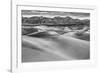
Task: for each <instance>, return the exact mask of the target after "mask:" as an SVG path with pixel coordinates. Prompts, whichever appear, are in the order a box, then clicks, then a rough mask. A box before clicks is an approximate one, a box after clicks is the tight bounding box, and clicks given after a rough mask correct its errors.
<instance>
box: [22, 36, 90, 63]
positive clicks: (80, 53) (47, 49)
mask: <svg viewBox="0 0 100 73" xmlns="http://www.w3.org/2000/svg"><path fill="white" fill-rule="evenodd" d="M89 48H90V46H89V42H88V41H84V40H80V39H76V38H72V37H66V36H63V35H61V36H50V37H49V36H48V37H44V38H36V37H30V36H23V37H22V61H23V62H39V61H60V60H77V59H89V58H90V52H89V51H90V49H89Z"/></svg>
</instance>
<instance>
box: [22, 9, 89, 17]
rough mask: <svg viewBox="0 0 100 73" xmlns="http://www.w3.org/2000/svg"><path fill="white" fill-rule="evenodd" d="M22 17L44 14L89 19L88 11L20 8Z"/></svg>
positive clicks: (45, 15) (46, 15)
mask: <svg viewBox="0 0 100 73" xmlns="http://www.w3.org/2000/svg"><path fill="white" fill-rule="evenodd" d="M22 16H23V17H32V16H44V17H51V18H52V17H55V16H60V17H67V16H70V17H72V18H76V19H77V18H78V19H89V17H90V13H80V12H61V11H40V10H22Z"/></svg>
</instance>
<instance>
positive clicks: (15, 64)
mask: <svg viewBox="0 0 100 73" xmlns="http://www.w3.org/2000/svg"><path fill="white" fill-rule="evenodd" d="M12 6H13V5H12ZM18 6H26V7H27V6H29V7H47V8H48V7H49V8H64V9H66V8H70V7H67V5H66V7H62V6H61V7H58V6H57V7H55V6H52V5H51V6H43V5H20V4H19V5H18V4H17V5H16V13H15V14H16V15H17V16H13V14H12V13H14V12H15V11H14V10H13V8H12V13H11V14H12V16H11V17H12V18H11V20H12V21H13V18H14V19H15V18H16V19H15V21H16V31H19V29H18V25H17V24H18V23H19V22H18ZM83 7H84V6H83ZM72 9H86V10H88V9H89V10H93V11H94V12H93V13H96V12H95V11H96V10H95V9H94V8H81V7H80V8H77V7H76V8H75V7H73V6H72ZM93 17H96V15H94V16H93ZM94 20H95V18H94ZM94 20H93V23H96V22H95V21H94ZM12 21H11V28H12V30H11V32H12V31H13V30H14V29H13V26H12V24H13V23H14V25H15V22H12ZM18 34H19V33H18V32H16V47H15V48H16V49H15V50H12V49H11V52H12V54H11V57H12V58H11V64H12V65H11V69H12V72H16V71H20V70H21V69H22V68H23V67H22V66H21V65H22V64H21V62H20V61H19V52H18V51H19V50H18V41H17V40H18ZM11 35H12V37H11V39H12V42H11V44H12V43H13V42H15V41H13V40H14V39H13V37H15V36H13V35H14V34H13V32H12V33H11ZM93 38H94V37H93ZM94 40H95V39H94ZM90 44H91V43H90ZM94 44H95V43H94ZM11 47H12V48H14V47H13V44H12V45H11ZM15 52H16V53H15ZM94 53H95V54H96V52H94ZM15 54H16V55H15ZM95 54H94V55H95ZM12 55H14V56H12ZM15 56H16V59H15V58H14V57H15ZM95 57H96V56H95ZM93 60H94V59H93ZM15 61H16V62H15ZM19 62H20V63H19ZM92 62H93V65H94V63H95V61H92ZM59 63H60V62H59ZM64 63H65V62H64ZM64 63H63V64H64ZM71 63H72V62H71ZM74 63H75V62H74ZM76 63H78V62H76ZM85 63H86V62H85ZM43 64H48V63H47V62H46V63H43ZM43 64H42V65H43ZM50 64H51V63H50ZM50 64H48V66H49V65H50ZM52 64H55V63H53V62H52ZM61 64H62V63H60V65H61ZM72 64H73V63H72ZM72 64H71V66H72ZM91 64H92V63H91V62H90V61H88V62H87V65H91ZM36 65H40V63H36ZM42 65H40V67H42ZM56 65H57V64H56ZM79 65H81V64H79ZM24 66H25V65H24ZM27 66H29V65H28V63H27ZM57 66H59V65H57ZM46 67H47V66H46ZM51 67H52V66H51ZM51 67H50V68H51ZM83 67H84V66H83ZM31 68H32V66H31ZM69 68H71V67H69ZM25 69H27V68H25ZM25 69H23V71H24V70H25ZM29 70H30V69H29ZM29 70H28V71H29ZM40 70H42V69H40ZM43 70H45V69H43Z"/></svg>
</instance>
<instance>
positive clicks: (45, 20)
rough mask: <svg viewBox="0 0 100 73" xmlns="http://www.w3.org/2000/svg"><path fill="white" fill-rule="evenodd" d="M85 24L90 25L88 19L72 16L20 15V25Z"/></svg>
mask: <svg viewBox="0 0 100 73" xmlns="http://www.w3.org/2000/svg"><path fill="white" fill-rule="evenodd" d="M26 24H27V25H28V24H31V25H85V26H88V27H89V26H90V20H89V19H83V20H80V19H74V18H72V17H69V16H67V17H60V16H59V17H53V18H50V17H43V16H40V17H38V16H34V17H22V25H26Z"/></svg>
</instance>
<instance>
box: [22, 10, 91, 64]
mask: <svg viewBox="0 0 100 73" xmlns="http://www.w3.org/2000/svg"><path fill="white" fill-rule="evenodd" d="M21 15H22V62H45V61H69V60H89V59H90V13H81V12H62V11H40V10H22V11H21Z"/></svg>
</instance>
